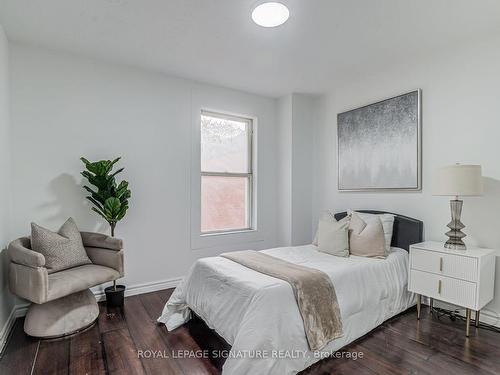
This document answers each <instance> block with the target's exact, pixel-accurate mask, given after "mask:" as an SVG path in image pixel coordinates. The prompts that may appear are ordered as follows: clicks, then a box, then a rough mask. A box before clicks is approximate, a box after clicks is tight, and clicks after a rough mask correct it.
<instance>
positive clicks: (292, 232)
mask: <svg viewBox="0 0 500 375" xmlns="http://www.w3.org/2000/svg"><path fill="white" fill-rule="evenodd" d="M317 102H318V99H317V98H316V97H314V96H311V95H306V94H298V93H293V94H290V95H287V96H284V97H282V98H280V99H279V100H278V119H279V121H278V123H279V137H278V138H279V140H278V142H279V170H278V174H279V181H278V187H279V193H278V195H279V205H278V207H279V212H278V218H279V220H278V239H279V242H280V244H281V245H304V244H308V243H311V242H312V235H311V220H312V210H311V202H312V176H313V172H312V169H311V166H312V140H313V132H314V123H315V121H316V120H317V119H316V112H317Z"/></svg>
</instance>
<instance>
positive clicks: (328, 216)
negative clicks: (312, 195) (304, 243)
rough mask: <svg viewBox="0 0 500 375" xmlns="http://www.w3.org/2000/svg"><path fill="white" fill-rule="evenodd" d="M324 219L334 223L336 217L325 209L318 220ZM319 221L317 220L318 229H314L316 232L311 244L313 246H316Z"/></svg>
mask: <svg viewBox="0 0 500 375" xmlns="http://www.w3.org/2000/svg"><path fill="white" fill-rule="evenodd" d="M321 220H325V221H330V222H331V223H336V222H337V219H335V216H334V213H333V212H332V211H329V210H326V211H324V212H323V213H322V214H321V216H320V217H319V221H321ZM319 221H318V229H316V234H315V235H314V239H313V242H312V244H313V245H314V246H318V232H319Z"/></svg>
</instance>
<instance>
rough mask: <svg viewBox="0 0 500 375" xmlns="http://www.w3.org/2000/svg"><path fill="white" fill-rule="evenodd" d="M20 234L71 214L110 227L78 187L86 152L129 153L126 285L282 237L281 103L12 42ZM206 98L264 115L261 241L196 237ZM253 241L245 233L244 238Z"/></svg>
mask: <svg viewBox="0 0 500 375" xmlns="http://www.w3.org/2000/svg"><path fill="white" fill-rule="evenodd" d="M11 47H12V48H11V71H12V124H13V132H12V139H13V166H14V168H13V177H14V179H13V180H14V186H13V190H14V202H16V203H15V210H14V212H13V216H12V223H13V225H12V236H21V235H25V234H26V233H28V232H29V224H30V221H35V222H37V223H39V224H40V225H43V226H47V227H49V228H52V229H57V228H58V227H59V226H60V225H61V224H62V223H63V222H64V220H66V219H67V218H68V217H69V216H73V217H74V218H75V220H76V222H77V223H78V225H79V226H80V227H81V229H84V230H100V231H106V230H107V226H106V225H104V224H103V222H102V221H100V220H99V219H98V218H97V217H96V215H94V214H93V213H92V212H91V211H90V208H89V205H88V204H87V202H86V201H85V199H84V196H85V194H84V192H83V190H82V188H81V186H80V184H81V182H82V178H80V176H79V172H80V171H81V170H82V168H83V167H82V164H81V162H80V161H79V157H80V156H85V157H87V158H88V159H90V160H97V159H101V158H114V157H116V156H122V157H123V159H122V161H121V163H120V165H121V166H124V167H125V168H126V169H125V172H124V173H123V174H121V175H120V177H122V178H126V179H127V180H128V181H129V182H130V187H131V190H132V199H131V202H130V209H129V212H128V214H127V216H126V218H125V220H124V221H123V222H120V223H119V224H118V226H117V230H116V235H117V236H119V237H123V238H124V240H125V246H126V248H125V252H126V256H125V262H126V271H125V274H126V276H125V280H124V282H125V284H127V285H128V286H136V285H139V284H143V283H150V282H156V281H161V280H167V279H171V278H176V277H179V276H182V275H184V274H185V273H186V272H187V270H188V268H189V267H190V266H191V265H192V264H193V261H194V260H195V259H196V258H199V257H204V256H210V255H214V254H217V253H220V252H222V251H226V250H229V249H241V248H255V249H262V248H268V247H272V246H274V245H275V243H276V222H277V217H276V211H277V202H276V201H277V199H276V194H277V189H276V184H277V179H278V176H277V175H276V173H275V170H276V169H277V148H276V137H277V126H276V124H275V120H276V113H275V111H276V100H275V99H271V98H266V97H261V96H256V95H250V94H246V93H243V92H238V91H234V90H229V89H224V88H220V87H214V86H208V85H203V84H198V83H195V82H191V81H187V80H182V79H177V78H172V77H168V76H165V75H162V74H155V73H150V72H146V71H142V70H138V69H135V68H129V67H125V66H119V65H112V64H106V63H101V62H97V61H93V60H87V59H85V58H80V57H76V56H72V55H68V54H64V53H59V52H54V51H48V50H42V49H38V48H35V47H31V46H27V45H21V44H17V43H12V44H11ZM201 107H205V108H209V109H212V110H219V111H227V112H230V113H241V114H246V115H252V116H255V117H257V119H258V140H257V148H258V149H257V154H258V166H257V173H258V183H257V185H258V186H257V191H258V207H257V211H258V221H259V222H258V226H259V234H258V238H256V237H254V238H251V239H250V240H248V237H245V236H242V237H240V238H238V236H235V235H230V236H226V237H224V240H223V241H225V240H226V239H227V241H228V242H227V244H225V243H224V242H223V243H220V241H219V243H218V244H217V246H216V247H213V246H211V247H209V248H204V247H203V246H201V248H200V246H199V244H196V246H192V241H191V240H192V239H191V238H190V228H191V220H190V219H191V218H190V210H191V201H192V196H191V195H192V194H196V191H194V192H191V190H190V186H192V184H191V178H193V176H192V175H191V164H192V155H193V153H192V148H193V147H194V144H192V140H193V138H194V139H196V138H195V134H194V132H195V131H196V129H195V127H194V126H193V124H195V123H197V121H196V118H197V116H198V114H199V110H200V108H201ZM247 240H248V241H247Z"/></svg>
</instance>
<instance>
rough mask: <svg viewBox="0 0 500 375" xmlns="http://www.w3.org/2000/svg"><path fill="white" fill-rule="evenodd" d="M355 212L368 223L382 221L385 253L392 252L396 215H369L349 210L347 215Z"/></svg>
mask: <svg viewBox="0 0 500 375" xmlns="http://www.w3.org/2000/svg"><path fill="white" fill-rule="evenodd" d="M353 212H356V213H357V214H358V215H359V217H360V218H361V219H363V220H364V221H366V222H368V221H369V220H373V219H374V218H379V219H380V221H382V227H383V228H384V238H385V252H386V254H388V253H389V251H390V250H391V241H392V229H393V227H394V215H391V214H368V213H365V212H358V211H353V210H348V211H347V213H348V214H349V215H351V214H352V213H353Z"/></svg>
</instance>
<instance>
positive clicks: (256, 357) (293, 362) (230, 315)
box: [158, 245, 414, 375]
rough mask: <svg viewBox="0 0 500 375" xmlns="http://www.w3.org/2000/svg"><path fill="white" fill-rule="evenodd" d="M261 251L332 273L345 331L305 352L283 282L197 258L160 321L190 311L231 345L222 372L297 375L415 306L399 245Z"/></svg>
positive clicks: (174, 320) (172, 321)
mask: <svg viewBox="0 0 500 375" xmlns="http://www.w3.org/2000/svg"><path fill="white" fill-rule="evenodd" d="M262 252H263V253H266V254H269V255H272V256H274V257H277V258H281V259H284V260H287V261H289V262H292V263H295V264H300V265H303V266H307V267H311V268H315V269H318V270H321V271H323V272H325V273H326V274H327V275H328V276H329V277H330V279H331V280H332V282H333V285H334V287H335V291H336V293H337V299H338V303H339V306H340V313H341V316H342V321H343V332H344V335H343V337H341V338H339V339H336V340H333V341H331V342H330V343H329V344H328V345H326V346H325V347H324V348H323V349H322V350H321V352H311V351H309V349H308V345H307V340H306V337H305V333H304V326H303V323H302V318H301V316H300V313H299V310H298V308H297V303H296V301H295V298H294V295H293V291H292V288H291V286H290V285H289V284H288V283H287V282H285V281H282V280H279V279H276V278H273V277H270V276H267V275H264V274H261V273H259V272H256V271H253V270H251V269H249V268H246V267H244V266H242V265H240V264H238V263H235V262H233V261H231V260H229V259H226V258H222V257H212V258H203V259H200V260H198V261H197V262H196V263H195V264H194V265H193V266H192V267H191V269H190V271H189V273H188V275H187V276H186V277H185V279H184V280H183V281H182V282H181V284H180V285H179V286H178V287H177V288H176V289H175V291H174V293H173V294H172V296H171V297H170V299H169V300H168V302H167V304H166V305H165V308H164V310H163V313H162V315H161V317H160V318H159V319H158V321H159V322H162V323H165V325H166V326H167V329H168V330H173V329H175V328H177V327H179V326H180V325H182V324H184V323H185V322H187V321H188V320H189V319H190V317H191V313H190V309H191V310H193V311H194V312H195V313H196V314H197V315H199V316H200V317H201V318H202V319H203V320H204V321H205V322H206V323H207V325H208V326H209V327H210V328H212V329H215V331H216V332H217V333H218V334H219V335H220V336H222V337H223V338H224V339H225V340H226V341H227V342H228V343H229V344H230V345H231V346H232V348H231V353H229V356H228V358H227V360H226V362H225V363H224V367H223V374H224V375H232V374H237V375H243V374H260V375H265V374H295V373H297V372H299V371H301V370H303V369H305V368H307V367H309V366H310V365H312V364H313V363H315V362H317V361H319V360H320V359H322V358H324V357H325V355H326V353H331V352H333V351H337V350H339V349H340V348H342V347H343V346H345V345H347V344H349V343H350V342H352V341H354V340H355V339H357V338H359V337H361V336H363V335H364V334H366V333H368V332H369V331H370V330H372V329H373V328H375V327H377V326H378V325H380V324H381V323H382V322H384V321H385V320H387V319H389V318H390V317H392V316H394V315H396V314H398V313H400V312H402V311H404V310H406V309H407V308H408V307H410V306H411V305H413V304H414V295H413V294H412V293H409V292H408V291H407V282H408V253H407V252H406V251H404V250H402V249H397V248H392V249H391V252H390V254H389V256H388V257H387V259H370V258H363V257H356V256H350V257H349V258H341V257H336V256H332V255H328V254H324V253H320V252H318V251H317V250H316V246H314V245H306V246H299V247H281V248H275V249H269V250H263V251H262Z"/></svg>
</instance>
